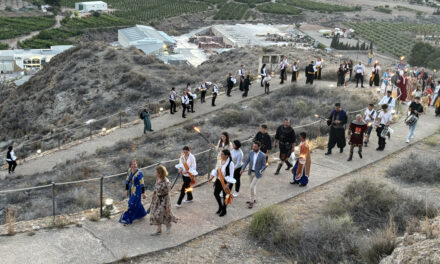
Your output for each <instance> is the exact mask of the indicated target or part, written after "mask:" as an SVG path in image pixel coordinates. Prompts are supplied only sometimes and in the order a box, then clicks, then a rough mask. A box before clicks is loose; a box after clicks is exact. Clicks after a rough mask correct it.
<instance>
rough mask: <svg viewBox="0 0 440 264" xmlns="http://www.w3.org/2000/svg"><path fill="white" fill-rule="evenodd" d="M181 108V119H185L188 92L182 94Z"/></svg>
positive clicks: (187, 106)
mask: <svg viewBox="0 0 440 264" xmlns="http://www.w3.org/2000/svg"><path fill="white" fill-rule="evenodd" d="M182 108H183V110H182V118H186V115H185V113H186V111H187V110H188V108H189V96H188V92H187V91H185V92H183V96H182Z"/></svg>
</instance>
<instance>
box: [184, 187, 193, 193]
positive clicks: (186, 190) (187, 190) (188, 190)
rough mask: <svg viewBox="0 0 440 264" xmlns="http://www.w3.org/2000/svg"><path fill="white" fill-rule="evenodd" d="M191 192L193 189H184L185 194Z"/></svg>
mask: <svg viewBox="0 0 440 264" xmlns="http://www.w3.org/2000/svg"><path fill="white" fill-rule="evenodd" d="M192 191H193V188H192V187H189V188H186V189H185V193H187V192H192Z"/></svg>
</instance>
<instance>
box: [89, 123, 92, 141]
mask: <svg viewBox="0 0 440 264" xmlns="http://www.w3.org/2000/svg"><path fill="white" fill-rule="evenodd" d="M92 124H93V122H90V124H89V130H90V139H92Z"/></svg>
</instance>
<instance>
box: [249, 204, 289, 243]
mask: <svg viewBox="0 0 440 264" xmlns="http://www.w3.org/2000/svg"><path fill="white" fill-rule="evenodd" d="M285 223H286V215H285V214H284V212H283V210H282V208H281V207H279V206H276V205H272V206H269V207H266V208H263V209H260V210H258V212H256V213H255V214H254V216H253V217H252V221H251V224H250V226H249V233H250V235H251V236H253V237H254V238H256V239H257V240H259V241H266V242H269V241H270V242H275V241H276V240H277V237H279V236H280V231H281V230H280V229H282V228H281V227H282V226H283V225H285ZM282 231H284V230H282Z"/></svg>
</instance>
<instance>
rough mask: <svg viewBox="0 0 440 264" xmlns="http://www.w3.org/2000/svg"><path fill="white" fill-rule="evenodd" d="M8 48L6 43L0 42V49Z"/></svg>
mask: <svg viewBox="0 0 440 264" xmlns="http://www.w3.org/2000/svg"><path fill="white" fill-rule="evenodd" d="M8 48H9V46H8V44H5V43H1V42H0V50H7V49H8Z"/></svg>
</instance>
